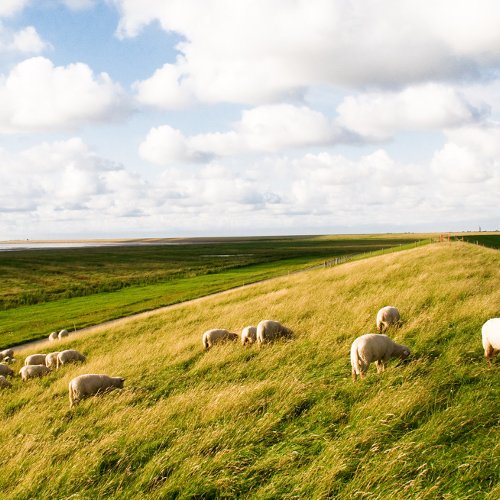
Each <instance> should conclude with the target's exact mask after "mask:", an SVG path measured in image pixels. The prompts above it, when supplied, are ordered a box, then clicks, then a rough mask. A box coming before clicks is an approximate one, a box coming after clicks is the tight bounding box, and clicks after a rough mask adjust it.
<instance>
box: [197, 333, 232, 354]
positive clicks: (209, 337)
mask: <svg viewBox="0 0 500 500" xmlns="http://www.w3.org/2000/svg"><path fill="white" fill-rule="evenodd" d="M237 338H238V335H237V334H236V333H232V332H230V331H229V330H224V329H222V328H214V329H212V330H207V331H206V332H205V333H204V334H203V336H202V338H201V341H202V343H203V347H204V349H205V350H207V351H208V349H210V348H211V347H212V346H213V345H214V344H218V343H220V342H224V341H225V340H236V339H237Z"/></svg>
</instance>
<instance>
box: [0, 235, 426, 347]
mask: <svg viewBox="0 0 500 500" xmlns="http://www.w3.org/2000/svg"><path fill="white" fill-rule="evenodd" d="M423 237H424V235H382V236H381V235H368V236H318V237H273V238H239V239H238V238H230V239H223V238H221V239H215V240H210V241H207V240H205V239H200V240H191V241H190V242H189V243H188V244H185V243H179V244H176V245H142V246H116V247H89V248H66V249H50V250H26V251H8V252H0V274H1V276H2V288H1V289H0V347H1V346H9V345H15V344H19V343H22V342H26V341H28V340H32V339H37V338H41V337H44V336H46V335H48V334H49V333H50V331H52V330H59V329H62V328H67V329H73V328H82V327H85V326H89V325H93V324H97V323H100V322H103V321H107V320H111V319H115V318H119V317H123V316H128V315H131V314H133V313H136V312H141V311H145V310H150V309H154V308H157V307H161V306H164V305H168V304H174V303H177V302H181V301H184V300H189V299H192V298H196V297H201V296H204V295H208V294H210V293H215V292H217V291H222V290H227V289H229V288H233V287H236V286H239V285H242V284H245V283H252V282H255V281H260V280H262V279H266V278H270V277H274V276H279V275H282V274H287V273H289V272H293V271H297V270H300V269H304V268H306V267H308V266H312V265H317V264H319V263H322V262H324V261H325V260H329V259H334V258H336V257H341V256H347V255H355V254H360V253H365V252H377V251H380V250H384V249H390V248H397V249H399V248H400V247H402V246H404V245H408V244H411V243H412V242H415V241H422V238H423ZM1 309H3V310H1Z"/></svg>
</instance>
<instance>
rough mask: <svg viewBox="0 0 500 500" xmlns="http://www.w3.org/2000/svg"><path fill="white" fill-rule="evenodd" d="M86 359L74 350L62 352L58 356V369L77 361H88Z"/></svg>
mask: <svg viewBox="0 0 500 500" xmlns="http://www.w3.org/2000/svg"><path fill="white" fill-rule="evenodd" d="M86 359H87V358H86V357H85V356H84V355H83V354H82V353H81V352H78V351H75V350H74V349H67V350H66V351H61V352H60V353H59V354H58V355H57V369H59V367H60V366H61V365H66V364H68V363H75V362H76V361H86Z"/></svg>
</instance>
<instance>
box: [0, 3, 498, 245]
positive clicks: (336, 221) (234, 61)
mask: <svg viewBox="0 0 500 500" xmlns="http://www.w3.org/2000/svg"><path fill="white" fill-rule="evenodd" d="M498 26H500V2H498V0H474V1H473V2H472V1H469V0H433V1H432V2H422V1H421V0H0V240H12V239H64V238H67V239H75V238H128V237H130V238H133V237H180V236H209V235H212V236H226V235H227V236H228V235H272V234H274V235H281V234H333V233H380V232H419V231H459V230H465V231H470V230H478V229H479V228H481V229H483V230H498V229H500V30H499V29H498Z"/></svg>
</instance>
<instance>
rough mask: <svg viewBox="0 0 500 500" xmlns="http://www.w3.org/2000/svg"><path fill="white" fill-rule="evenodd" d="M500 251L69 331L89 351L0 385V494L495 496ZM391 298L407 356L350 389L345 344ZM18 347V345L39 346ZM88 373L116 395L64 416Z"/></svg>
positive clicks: (285, 283)
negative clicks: (494, 353) (273, 328)
mask: <svg viewBox="0 0 500 500" xmlns="http://www.w3.org/2000/svg"><path fill="white" fill-rule="evenodd" d="M499 278H500V254H499V252H498V250H494V249H489V248H484V247H482V246H477V245H471V244H469V243H464V242H452V243H435V244H431V245H426V246H422V247H419V248H414V249H411V250H407V251H404V252H396V253H391V254H386V255H379V256H374V257H371V258H369V259H364V260H359V261H353V262H348V263H345V264H342V265H339V266H335V267H331V268H321V269H316V270H311V271H309V272H307V273H298V274H294V275H287V276H283V277H279V278H275V279H272V280H269V281H266V282H263V283H258V284H255V285H252V286H249V287H246V288H243V289H239V290H234V291H231V292H229V293H226V294H224V295H219V296H212V297H206V298H204V299H202V300H200V301H198V302H197V303H195V304H190V305H178V306H175V307H173V308H172V309H170V310H168V311H166V312H163V313H161V314H158V315H155V316H152V317H150V318H148V319H143V320H133V321H131V322H129V323H128V324H126V325H121V326H114V327H109V328H102V329H101V330H100V331H97V332H94V333H88V334H83V333H82V334H75V335H74V337H73V338H71V337H70V338H69V339H67V340H63V341H60V342H59V343H58V344H57V349H62V348H65V347H70V346H71V347H73V348H76V349H79V350H81V351H82V352H84V353H85V354H86V355H87V358H88V360H87V362H86V363H85V364H84V365H78V366H77V365H75V366H67V367H63V368H62V369H60V370H59V371H57V372H53V373H51V374H49V375H48V376H47V377H45V378H43V379H39V380H32V381H29V382H28V383H24V384H23V383H21V381H20V379H19V378H15V379H14V380H13V387H12V388H11V389H9V390H3V391H1V392H0V422H1V424H0V470H1V471H2V474H0V491H2V492H4V493H5V492H6V494H7V497H8V498H11V499H28V498H70V497H72V498H82V499H91V498H92V499H94V498H117V499H118V498H151V499H160V498H200V499H201V498H204V499H205V498H207V499H208V498H250V499H253V498H255V499H257V498H258V499H275V498H308V499H309V498H310V499H319V498H336V499H353V498H358V499H408V498H412V499H436V498H442V499H450V500H451V499H458V498H459V499H492V500H493V499H496V498H498V497H499V496H500V481H499V479H500V477H499V470H500V467H499V465H500V464H499V461H500V445H499V443H500V439H499V438H500V435H499V421H498V416H499V414H500V371H499V368H500V365H499V363H500V361H499V360H498V359H497V360H495V362H494V364H493V367H492V368H488V367H487V364H486V362H485V360H484V358H483V351H482V346H481V325H482V324H483V323H484V322H485V321H486V320H487V319H489V318H491V317H495V316H496V317H498V316H499V315H500V288H499V286H498V283H499ZM387 304H391V305H395V306H397V307H398V308H399V309H400V311H401V314H402V320H403V325H402V327H401V328H399V329H397V330H391V331H390V332H389V335H390V336H391V337H393V338H394V339H395V340H396V341H398V342H400V343H404V344H406V345H407V346H409V347H410V349H411V350H412V355H411V357H410V358H409V359H408V361H407V362H404V363H401V362H400V363H398V362H396V361H393V362H391V363H390V365H389V367H388V368H387V370H386V372H385V373H383V374H381V375H378V374H377V373H376V370H375V367H374V366H372V367H370V370H369V372H368V376H367V378H366V379H365V380H363V381H359V382H357V383H356V384H354V383H353V382H352V381H351V375H350V363H349V347H350V344H351V342H352V341H353V340H354V338H355V337H357V336H358V335H361V334H363V333H366V332H369V331H374V329H375V315H376V312H377V310H378V309H379V308H380V307H382V306H384V305H387ZM264 318H269V319H277V320H280V321H282V322H283V323H284V324H286V325H288V326H289V327H291V328H292V329H293V330H294V331H295V337H294V338H293V339H292V340H290V341H282V342H276V343H274V344H270V345H266V346H263V347H261V348H258V347H257V346H250V347H248V348H243V347H242V346H241V345H240V344H239V343H229V344H225V345H221V346H216V347H214V348H213V349H212V350H210V351H208V352H204V351H203V350H202V345H201V334H202V332H203V331H204V330H206V329H208V328H213V327H226V328H229V329H231V330H233V331H241V328H242V327H243V326H245V325H248V324H256V323H257V322H258V321H259V320H260V319H264ZM31 352H32V351H30V350H29V349H25V351H24V352H23V354H22V356H20V358H21V359H20V360H19V361H18V366H16V368H19V366H20V364H21V361H22V358H23V357H24V355H27V354H29V353H31ZM82 373H108V374H110V375H115V376H123V377H125V378H126V383H125V389H123V390H121V391H114V392H111V393H109V394H105V395H101V396H96V397H93V398H89V399H87V400H85V401H83V402H81V403H80V404H79V405H78V406H77V407H76V408H74V409H73V410H70V409H69V404H68V391H67V386H68V382H69V381H70V380H71V379H72V378H73V377H75V376H77V375H79V374H82Z"/></svg>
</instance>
